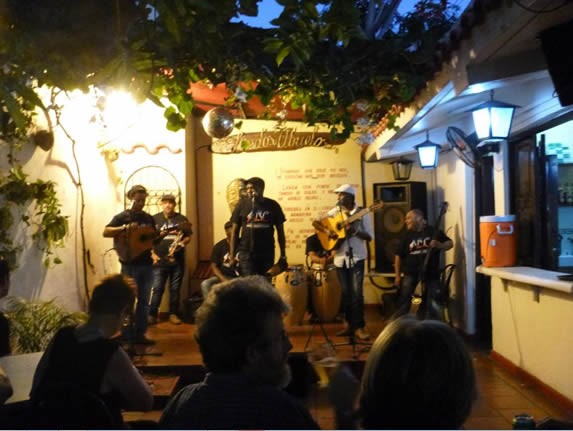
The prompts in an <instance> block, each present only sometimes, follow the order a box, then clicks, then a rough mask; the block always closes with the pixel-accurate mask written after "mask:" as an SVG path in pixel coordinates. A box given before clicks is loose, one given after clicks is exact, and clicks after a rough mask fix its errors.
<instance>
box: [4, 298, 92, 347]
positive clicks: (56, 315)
mask: <svg viewBox="0 0 573 431" xmlns="http://www.w3.org/2000/svg"><path fill="white" fill-rule="evenodd" d="M0 302H1V306H0V309H2V312H3V313H4V314H5V315H6V317H7V318H8V320H9V321H10V344H11V348H12V352H13V353H33V352H41V351H43V350H46V347H48V344H49V342H50V340H51V339H52V337H53V336H54V334H55V333H56V331H58V329H60V328H62V327H64V326H69V325H77V324H80V323H83V322H85V321H86V320H87V315H86V313H83V312H69V311H66V310H64V309H63V308H61V307H60V306H58V305H57V304H56V303H55V301H54V300H51V301H47V302H31V301H27V300H25V299H23V298H17V297H13V296H9V297H5V298H3V299H2V300H1V301H0Z"/></svg>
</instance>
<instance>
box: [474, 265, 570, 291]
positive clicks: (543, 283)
mask: <svg viewBox="0 0 573 431" xmlns="http://www.w3.org/2000/svg"><path fill="white" fill-rule="evenodd" d="M476 272H479V273H480V274H484V275H489V276H491V277H499V278H502V279H504V280H511V281H517V282H520V283H525V284H531V285H533V286H539V287H544V288H547V289H552V290H557V291H559V292H564V293H573V282H571V281H562V280H559V279H558V278H557V276H558V275H565V273H563V272H556V271H548V270H546V269H540V268H533V267H529V266H508V267H499V268H492V267H487V266H483V265H480V266H478V267H477V268H476Z"/></svg>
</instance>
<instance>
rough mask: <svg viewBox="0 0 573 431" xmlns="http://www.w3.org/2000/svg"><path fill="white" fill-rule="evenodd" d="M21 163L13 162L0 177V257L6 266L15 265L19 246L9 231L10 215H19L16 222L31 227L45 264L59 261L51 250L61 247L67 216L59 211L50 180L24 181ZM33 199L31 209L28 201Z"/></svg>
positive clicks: (12, 217) (10, 229)
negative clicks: (5, 173)
mask: <svg viewBox="0 0 573 431" xmlns="http://www.w3.org/2000/svg"><path fill="white" fill-rule="evenodd" d="M27 178H28V175H26V174H25V173H24V171H23V170H22V167H21V166H18V165H14V166H13V167H12V168H11V169H10V171H9V172H8V174H7V175H6V176H3V177H2V176H0V202H1V203H2V207H1V209H0V259H5V260H6V261H7V262H8V266H9V268H10V269H14V268H15V267H16V262H17V257H18V253H19V252H20V251H21V249H22V247H21V246H20V245H18V244H14V241H13V239H12V232H13V227H14V221H15V220H14V216H13V214H15V213H16V214H19V215H20V216H19V220H18V221H19V222H22V223H24V224H25V225H27V226H28V227H32V228H33V229H34V231H33V233H32V239H33V240H34V242H35V243H36V245H37V246H38V247H39V248H40V249H41V250H43V251H44V253H45V260H44V264H45V265H46V266H48V265H50V264H52V263H53V264H58V263H61V260H60V259H59V258H58V257H57V256H53V255H54V249H55V248H57V247H62V246H63V240H64V238H65V237H66V235H67V233H68V218H67V216H64V215H62V214H61V210H60V207H61V205H60V202H59V200H58V198H57V194H56V184H55V183H54V182H53V181H43V180H41V179H39V180H36V181H34V182H29V181H28V180H27ZM31 202H34V203H35V205H34V206H33V207H31V208H28V207H29V204H30V203H31Z"/></svg>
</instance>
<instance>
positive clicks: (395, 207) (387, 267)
mask: <svg viewBox="0 0 573 431" xmlns="http://www.w3.org/2000/svg"><path fill="white" fill-rule="evenodd" d="M374 199H375V200H381V201H383V202H384V206H383V207H382V209H381V210H379V211H376V212H375V213H374V234H375V239H374V244H375V250H376V271H377V272H394V253H395V251H396V249H397V247H398V245H399V244H400V239H401V238H402V235H403V233H404V232H406V224H405V218H406V213H407V212H408V211H410V210H411V209H419V210H422V211H423V212H424V214H427V207H428V205H427V197H426V183H421V182H415V181H407V182H400V183H376V184H374Z"/></svg>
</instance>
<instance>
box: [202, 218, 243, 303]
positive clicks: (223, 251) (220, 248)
mask: <svg viewBox="0 0 573 431" xmlns="http://www.w3.org/2000/svg"><path fill="white" fill-rule="evenodd" d="M232 228H233V223H231V222H230V221H228V222H227V223H225V235H226V237H225V238H224V239H222V240H221V241H219V242H218V243H217V244H215V245H214V246H213V250H212V251H211V271H213V274H215V275H214V276H213V277H210V278H207V279H206V280H203V281H202V282H201V292H202V293H203V298H206V297H207V295H208V294H209V291H210V290H211V288H212V287H213V286H214V285H215V284H217V283H221V282H222V281H227V280H230V279H231V278H235V277H238V275H239V274H238V272H237V270H236V269H235V268H234V265H233V259H231V257H230V255H229V242H230V239H231V233H232Z"/></svg>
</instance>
